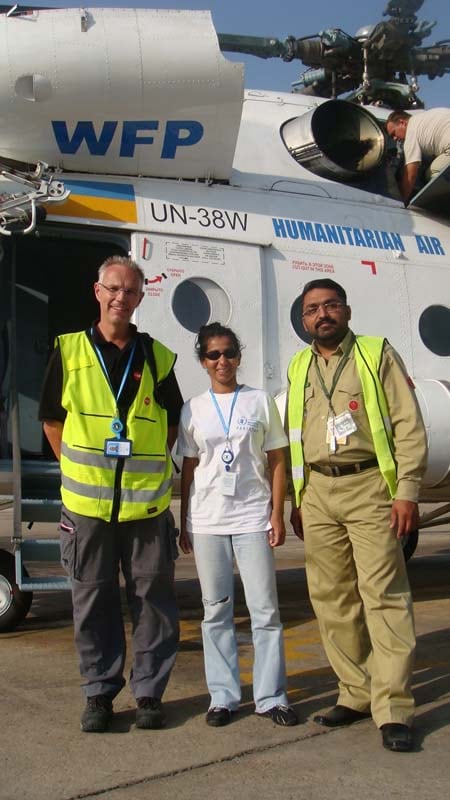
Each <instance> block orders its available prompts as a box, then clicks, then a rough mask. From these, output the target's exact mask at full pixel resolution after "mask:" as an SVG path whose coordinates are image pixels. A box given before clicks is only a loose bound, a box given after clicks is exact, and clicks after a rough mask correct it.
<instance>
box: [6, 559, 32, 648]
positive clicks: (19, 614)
mask: <svg viewBox="0 0 450 800" xmlns="http://www.w3.org/2000/svg"><path fill="white" fill-rule="evenodd" d="M24 573H25V571H24ZM32 600H33V593H32V592H22V591H21V589H19V587H18V585H17V583H16V571H15V562H14V556H13V555H11V553H7V552H6V550H0V633H6V632H7V631H13V630H14V628H16V627H17V626H18V625H19V624H20V623H21V622H22V620H24V619H25V617H26V615H27V614H28V612H29V610H30V606H31V602H32Z"/></svg>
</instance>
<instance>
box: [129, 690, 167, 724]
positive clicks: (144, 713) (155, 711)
mask: <svg viewBox="0 0 450 800" xmlns="http://www.w3.org/2000/svg"><path fill="white" fill-rule="evenodd" d="M136 705H137V709H136V728H145V729H146V730H149V729H152V730H159V729H160V728H162V727H164V725H165V723H166V720H165V719H164V714H163V711H162V705H161V700H158V699H157V698H156V697H138V698H137V700H136Z"/></svg>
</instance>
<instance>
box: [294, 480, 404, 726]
mask: <svg viewBox="0 0 450 800" xmlns="http://www.w3.org/2000/svg"><path fill="white" fill-rule="evenodd" d="M301 511H302V519H303V526H304V531H305V552H306V575H307V579H308V587H309V592H310V597H311V602H312V605H313V608H314V611H315V613H316V616H317V620H318V623H319V627H320V632H321V636H322V641H323V645H324V647H325V650H326V654H327V657H328V659H329V662H330V664H331V666H332V668H333V670H334V672H335V673H336V675H337V676H338V679H339V699H338V703H340V704H342V705H345V706H348V707H350V708H353V709H356V710H358V711H368V710H369V709H370V710H371V712H372V717H373V719H374V722H375V724H376V725H377V726H378V727H381V725H384V724H385V723H388V722H398V723H402V724H406V725H411V724H412V720H413V717H414V699H413V696H412V693H411V686H410V685H411V677H412V665H413V655H414V649H415V634H414V620H413V611H412V600H411V593H410V589H409V583H408V576H407V574H406V568H405V563H404V558H403V553H402V548H401V544H400V542H399V541H398V540H397V539H396V537H395V534H394V533H393V532H392V530H391V529H390V528H389V524H390V512H391V501H390V499H389V495H388V491H387V487H386V484H385V482H384V481H383V478H382V477H381V474H380V472H379V471H378V469H377V468H375V469H370V470H366V471H365V472H361V473H359V474H356V475H348V476H341V477H338V478H330V477H327V476H325V475H322V474H320V473H317V472H311V474H310V477H309V483H308V486H307V488H306V491H305V494H304V497H303V500H302V506H301Z"/></svg>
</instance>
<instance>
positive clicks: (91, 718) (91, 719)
mask: <svg viewBox="0 0 450 800" xmlns="http://www.w3.org/2000/svg"><path fill="white" fill-rule="evenodd" d="M112 716H113V705H112V698H111V697H109V695H107V694H96V695H94V697H88V698H87V703H86V708H85V709H84V711H83V716H82V717H81V730H82V731H84V732H85V733H104V731H106V730H107V728H108V725H109V723H110V721H111V719H112Z"/></svg>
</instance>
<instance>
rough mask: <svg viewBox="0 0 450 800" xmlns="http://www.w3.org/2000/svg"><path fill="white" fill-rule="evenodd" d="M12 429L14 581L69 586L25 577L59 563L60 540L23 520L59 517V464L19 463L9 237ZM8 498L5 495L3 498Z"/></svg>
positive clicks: (25, 586) (43, 587) (58, 579)
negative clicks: (27, 529)
mask: <svg viewBox="0 0 450 800" xmlns="http://www.w3.org/2000/svg"><path fill="white" fill-rule="evenodd" d="M11 273H12V274H11V287H12V288H11V431H12V488H13V494H12V497H11V500H12V507H13V533H12V538H11V541H12V545H13V552H14V557H15V567H16V583H17V585H18V587H19V589H21V590H22V591H26V592H33V591H48V590H53V591H55V590H61V589H64V590H67V589H70V580H69V578H68V577H64V576H46V577H28V575H27V574H26V572H25V567H26V565H27V564H29V563H33V562H34V563H36V562H53V563H59V561H60V550H59V539H28V538H24V536H23V531H22V528H23V522H29V523H33V522H37V521H39V522H55V521H57V520H58V519H59V511H60V508H61V500H60V497H59V484H60V480H59V466H58V465H57V464H53V463H48V464H47V465H44V464H42V463H39V462H34V464H33V465H32V466H31V465H30V462H22V457H21V447H20V419H19V397H18V388H17V350H16V342H17V309H16V248H15V241H14V237H13V239H12V253H11ZM6 499H8V498H6Z"/></svg>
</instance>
